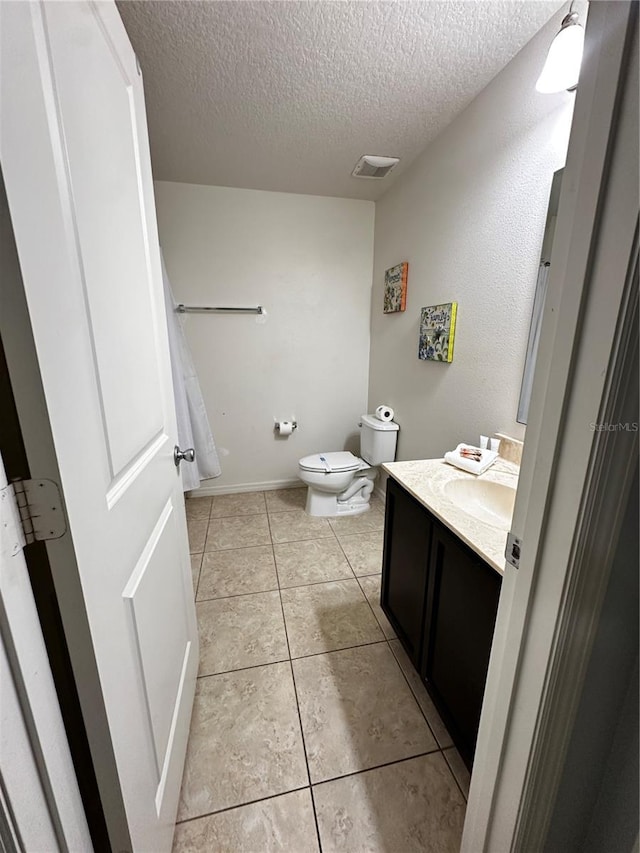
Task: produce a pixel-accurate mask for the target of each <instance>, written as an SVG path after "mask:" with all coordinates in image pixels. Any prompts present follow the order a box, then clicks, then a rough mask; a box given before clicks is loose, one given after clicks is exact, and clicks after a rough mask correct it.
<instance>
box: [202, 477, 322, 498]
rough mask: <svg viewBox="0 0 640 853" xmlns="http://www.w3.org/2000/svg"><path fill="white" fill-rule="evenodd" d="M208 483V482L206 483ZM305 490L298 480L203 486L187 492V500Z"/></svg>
mask: <svg viewBox="0 0 640 853" xmlns="http://www.w3.org/2000/svg"><path fill="white" fill-rule="evenodd" d="M204 482H206V480H205V481H204ZM296 487H298V488H301V489H304V488H306V486H305V485H304V483H301V482H300V480H298V479H297V478H296V479H295V480H266V481H265V482H262V483H238V484H236V485H230V484H229V485H224V484H222V483H221V484H220V485H219V486H209V485H202V486H200V488H199V489H193V490H192V491H190V492H187V498H210V497H213V496H215V495H236V494H240V493H241V492H271V491H274V490H275V489H292V488H296Z"/></svg>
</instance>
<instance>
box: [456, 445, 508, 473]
mask: <svg viewBox="0 0 640 853" xmlns="http://www.w3.org/2000/svg"><path fill="white" fill-rule="evenodd" d="M463 448H465V449H468V450H477V451H478V452H479V453H480V459H479V460H478V461H477V462H476V461H474V460H473V459H467V458H466V457H464V456H462V455H461V453H460V451H461V450H462V449H463ZM497 458H498V454H497V453H496V452H495V451H494V450H480V448H475V447H469V445H468V444H459V445H458V446H457V447H456V449H455V450H450V451H449V452H448V453H445V454H444V459H445V462H448V463H449V465H455V467H456V468H460V469H461V470H462V471H468V472H469V474H484V472H485V471H486V470H487V469H488V468H490V467H491V466H492V465H493V463H494V462H495V461H496V459H497Z"/></svg>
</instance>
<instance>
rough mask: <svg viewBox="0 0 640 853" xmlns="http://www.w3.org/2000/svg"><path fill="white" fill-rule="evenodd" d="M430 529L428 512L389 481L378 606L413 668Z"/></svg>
mask: <svg viewBox="0 0 640 853" xmlns="http://www.w3.org/2000/svg"><path fill="white" fill-rule="evenodd" d="M431 526H432V525H431V516H430V515H429V513H428V512H427V510H426V509H424V507H423V506H421V505H420V504H419V503H418V501H416V500H415V499H414V498H412V497H411V495H410V494H409V493H408V492H406V491H405V490H404V489H403V488H402V487H401V486H399V485H398V484H397V483H396V482H395V480H392V479H389V481H388V482H387V507H386V515H385V532H384V556H383V560H382V594H381V603H382V609H383V610H384V612H385V613H386V614H387V617H388V618H389V621H390V622H391V624H392V626H393V628H394V630H395V632H396V634H397V635H398V638H399V639H400V640H401V642H402V644H403V645H404V647H405V649H406V650H407V654H408V655H409V657H410V658H411V660H412V661H413V662H414V664H415V665H416V666H418V665H419V656H420V649H421V640H422V626H423V618H424V602H425V593H426V583H427V566H428V560H429V545H430V538H431Z"/></svg>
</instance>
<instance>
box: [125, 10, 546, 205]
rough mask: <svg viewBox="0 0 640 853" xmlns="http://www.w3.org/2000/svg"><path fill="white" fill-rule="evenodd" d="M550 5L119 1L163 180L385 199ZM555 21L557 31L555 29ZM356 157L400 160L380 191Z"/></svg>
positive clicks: (156, 166)
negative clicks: (359, 173)
mask: <svg viewBox="0 0 640 853" xmlns="http://www.w3.org/2000/svg"><path fill="white" fill-rule="evenodd" d="M561 5H562V4H561V3H559V2H557V0H552V2H546V1H545V0H531V2H529V0H516V2H504V0H500V2H498V0H466V2H457V0H422V2H415V0H408V2H400V1H399V0H386V2H376V0H360V2H358V1H357V0H355V1H354V0H346V2H335V0H284V2H283V0H278V1H277V2H270V0H257V2H255V1H254V0H215V2H204V3H203V2H195V1H194V0H183V2H172V0H164V2H159V1H158V0H156V2H153V0H121V2H119V3H118V8H119V10H120V13H121V15H122V18H123V20H124V24H125V26H126V28H127V31H128V33H129V37H130V39H131V42H132V44H133V47H134V49H135V51H136V54H137V55H138V58H139V60H140V63H141V65H142V70H143V75H144V83H145V92H146V99H147V111H148V115H149V131H150V137H151V152H152V160H153V168H154V175H155V177H156V178H157V179H159V180H166V181H184V182H187V183H197V184H212V185H220V186H231V187H248V188H252V189H263V190H279V191H282V192H297V193H310V194H315V195H330V196H342V197H347V198H365V199H375V198H378V197H379V196H380V195H382V193H383V192H385V191H386V190H387V189H388V188H389V186H391V185H392V184H393V182H394V181H395V180H396V179H397V177H398V176H399V175H400V174H401V173H402V171H403V170H404V169H406V168H407V166H408V165H409V164H410V163H411V161H412V160H413V159H414V158H415V157H416V156H417V155H418V154H419V153H420V151H422V150H423V149H424V148H425V146H426V145H427V144H428V143H429V142H430V141H431V140H432V139H433V138H434V137H435V136H436V135H437V134H438V133H439V132H440V131H441V130H442V129H443V128H444V127H445V126H446V125H447V124H448V123H449V122H450V121H451V120H452V118H453V117H454V116H455V115H456V114H457V113H458V112H460V111H461V110H462V109H463V108H464V107H465V106H466V105H467V104H468V103H469V102H470V101H471V100H472V99H473V98H474V97H475V96H476V95H477V94H478V92H480V90H481V89H483V88H484V87H485V86H486V85H487V83H489V81H490V80H491V79H492V78H493V77H494V76H495V75H496V74H497V73H498V72H499V71H500V70H501V69H502V68H503V67H504V66H505V65H506V64H507V63H508V62H509V61H510V60H511V59H512V58H513V56H515V54H516V53H517V52H518V51H519V50H520V49H521V48H522V47H523V46H524V45H525V44H526V42H527V41H529V39H530V38H531V37H532V36H533V35H534V34H535V33H536V32H537V31H538V30H539V29H540V27H541V26H542V25H543V24H544V23H545V22H546V21H547V20H548V19H549V18H550V17H551V15H552V14H553V13H554V12H556V11H557V10H558V9H559V8H560V6H561ZM560 17H561V16H558V23H559V22H560ZM362 154H383V155H390V156H395V157H400V158H402V159H401V162H400V164H399V165H398V166H397V167H396V169H395V170H394V171H393V172H392V173H391V175H389V177H387V178H386V179H384V180H383V181H367V180H358V179H357V178H352V177H351V171H352V169H353V167H354V165H355V163H356V161H357V160H358V158H359V157H360V156H361V155H362Z"/></svg>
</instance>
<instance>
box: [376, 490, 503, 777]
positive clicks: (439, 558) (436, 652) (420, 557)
mask: <svg viewBox="0 0 640 853" xmlns="http://www.w3.org/2000/svg"><path fill="white" fill-rule="evenodd" d="M501 583H502V578H501V577H500V575H499V574H498V573H497V572H496V571H495V570H494V569H492V568H491V566H489V565H487V564H486V563H485V562H484V561H483V560H482V559H481V558H480V557H479V556H478V555H477V554H476V553H475V552H474V551H472V550H471V549H470V548H468V547H467V546H466V545H465V544H463V543H462V542H461V541H460V540H459V539H458V538H457V537H456V536H455V535H454V534H453V533H452V532H451V531H450V530H449V528H447V527H445V525H443V524H442V523H441V522H440V521H439V520H438V519H436V518H435V517H434V516H432V515H431V513H430V512H429V511H428V510H427V509H426V508H425V507H423V506H422V504H420V503H419V502H418V501H416V500H415V498H413V497H412V496H411V495H410V494H409V493H408V492H407V491H406V490H405V489H403V488H402V486H400V485H399V484H398V483H397V482H396V481H395V480H393V479H392V478H389V480H388V482H387V505H386V518H385V535H384V557H383V563H382V592H381V604H382V608H383V610H384V612H385V613H386V615H387V617H388V618H389V621H390V622H391V624H392V625H393V627H394V629H395V631H396V633H397V635H398V638H399V639H400V641H401V642H402V644H403V645H404V647H405V649H406V651H407V653H408V655H409V657H410V658H411V660H412V662H413V665H414V666H415V668H416V669H417V671H418V672H419V673H420V677H421V679H422V681H423V683H424V684H425V685H426V687H427V690H428V691H429V694H430V696H431V698H432V699H433V702H434V704H435V705H436V707H437V709H438V711H439V712H440V714H441V716H442V718H443V720H444V722H445V724H446V725H447V728H448V729H449V732H450V734H451V737H452V738H453V740H454V742H455V744H456V746H457V747H458V750H459V752H460V754H461V756H462V757H463V759H464V760H465V762H466V763H467V765H468V766H469V767H470V766H471V763H472V761H473V754H474V751H475V743H476V737H477V733H478V723H479V721H480V710H481V708H482V697H483V695H484V686H485V682H486V677H487V668H488V665H489V655H490V652H491V643H492V639H493V629H494V626H495V620H496V613H497V609H498V599H499V597H500V586H501Z"/></svg>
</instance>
